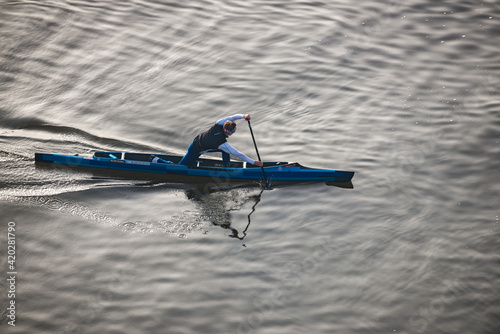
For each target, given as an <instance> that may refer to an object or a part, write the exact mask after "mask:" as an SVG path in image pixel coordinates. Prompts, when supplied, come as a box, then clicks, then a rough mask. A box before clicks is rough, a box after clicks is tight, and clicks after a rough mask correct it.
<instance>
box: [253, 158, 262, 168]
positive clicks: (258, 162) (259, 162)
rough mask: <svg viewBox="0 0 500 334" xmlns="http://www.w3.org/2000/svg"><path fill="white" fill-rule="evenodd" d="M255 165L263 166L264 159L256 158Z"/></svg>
mask: <svg viewBox="0 0 500 334" xmlns="http://www.w3.org/2000/svg"><path fill="white" fill-rule="evenodd" d="M254 165H255V166H257V167H262V166H264V163H263V162H262V161H258V160H255V163H254Z"/></svg>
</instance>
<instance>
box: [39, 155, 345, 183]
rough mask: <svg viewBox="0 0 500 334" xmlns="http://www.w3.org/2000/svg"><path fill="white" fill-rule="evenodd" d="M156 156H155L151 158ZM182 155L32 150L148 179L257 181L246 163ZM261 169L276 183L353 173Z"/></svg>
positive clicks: (338, 179) (286, 166)
mask: <svg viewBox="0 0 500 334" xmlns="http://www.w3.org/2000/svg"><path fill="white" fill-rule="evenodd" d="M155 158H158V159H155ZM181 158H182V156H177V155H167V154H148V153H129V152H95V153H94V154H45V153H35V161H36V162H38V163H51V164H58V165H66V166H71V167H82V168H92V169H106V170H109V171H113V172H118V173H119V172H127V173H128V175H139V174H140V175H143V176H144V175H147V176H151V177H152V178H158V177H162V176H168V177H170V178H172V177H175V178H179V180H182V177H188V178H193V177H194V178H197V179H199V178H212V179H217V180H224V181H241V180H244V181H261V180H263V179H264V176H263V173H262V169H261V168H260V167H256V166H254V165H251V164H247V163H246V162H241V161H231V166H230V167H224V166H223V165H222V161H221V160H217V159H206V158H200V159H198V161H197V164H196V166H189V167H188V166H183V165H179V164H178V162H179V161H180V160H181ZM264 170H265V173H266V176H267V178H268V180H269V181H270V182H271V183H276V182H287V183H289V182H326V183H349V182H351V179H352V177H353V175H354V172H346V171H339V170H331V169H317V168H309V167H304V166H302V165H300V164H299V163H288V162H264Z"/></svg>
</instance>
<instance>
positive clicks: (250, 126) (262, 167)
mask: <svg viewBox="0 0 500 334" xmlns="http://www.w3.org/2000/svg"><path fill="white" fill-rule="evenodd" d="M248 127H249V128H250V134H251V135H252V140H253V145H254V146H255V152H257V158H259V161H262V160H261V159H260V154H259V149H258V148H257V143H256V142H255V136H254V135H253V130H252V125H251V124H250V121H248ZM260 168H261V169H262V174H263V175H264V181H266V185H267V184H268V182H267V176H266V172H265V171H264V166H261V167H260Z"/></svg>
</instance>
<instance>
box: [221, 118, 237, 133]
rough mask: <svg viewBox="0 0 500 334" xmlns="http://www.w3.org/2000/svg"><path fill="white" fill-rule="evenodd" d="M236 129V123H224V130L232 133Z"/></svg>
mask: <svg viewBox="0 0 500 334" xmlns="http://www.w3.org/2000/svg"><path fill="white" fill-rule="evenodd" d="M234 128H236V123H235V122H233V121H226V122H225V123H224V129H226V130H227V131H229V132H232V131H233V130H234Z"/></svg>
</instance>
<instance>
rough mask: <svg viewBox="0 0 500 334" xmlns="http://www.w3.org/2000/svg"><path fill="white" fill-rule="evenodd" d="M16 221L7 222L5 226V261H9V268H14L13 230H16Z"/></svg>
mask: <svg viewBox="0 0 500 334" xmlns="http://www.w3.org/2000/svg"><path fill="white" fill-rule="evenodd" d="M15 226H16V223H14V222H9V224H8V227H7V239H8V240H7V244H8V247H7V253H8V258H7V262H8V263H9V270H15V269H16V235H15V234H14V232H15V231H16V228H15Z"/></svg>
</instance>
